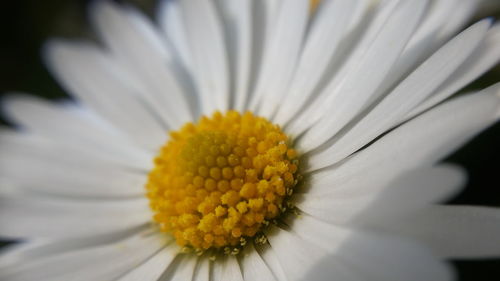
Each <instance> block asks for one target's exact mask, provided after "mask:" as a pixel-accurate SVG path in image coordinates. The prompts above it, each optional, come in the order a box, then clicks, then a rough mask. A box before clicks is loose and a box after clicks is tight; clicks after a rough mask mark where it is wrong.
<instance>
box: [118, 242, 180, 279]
mask: <svg viewBox="0 0 500 281" xmlns="http://www.w3.org/2000/svg"><path fill="white" fill-rule="evenodd" d="M178 253H179V247H178V246H177V245H175V243H172V244H170V245H168V246H166V247H165V248H163V249H161V250H160V251H159V252H158V253H156V254H155V255H154V256H152V257H151V258H150V259H148V260H147V261H145V262H144V263H143V264H141V265H139V266H137V267H135V268H134V269H132V270H131V271H130V272H128V273H127V274H126V275H124V276H122V277H121V278H120V279H118V280H119V281H142V280H158V279H159V277H160V276H161V275H162V273H163V272H164V271H165V270H166V269H167V268H168V266H169V265H170V263H171V262H172V261H173V260H174V258H175V257H176V256H177V254H178Z"/></svg>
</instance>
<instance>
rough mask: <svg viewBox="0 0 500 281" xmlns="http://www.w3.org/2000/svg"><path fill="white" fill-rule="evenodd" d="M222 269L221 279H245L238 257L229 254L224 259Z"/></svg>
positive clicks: (239, 280)
mask: <svg viewBox="0 0 500 281" xmlns="http://www.w3.org/2000/svg"><path fill="white" fill-rule="evenodd" d="M221 270H222V271H221V279H220V280H234V281H243V275H242V272H241V269H240V265H239V264H238V260H236V257H233V256H227V257H226V258H225V259H224V260H223V261H222V268H221Z"/></svg>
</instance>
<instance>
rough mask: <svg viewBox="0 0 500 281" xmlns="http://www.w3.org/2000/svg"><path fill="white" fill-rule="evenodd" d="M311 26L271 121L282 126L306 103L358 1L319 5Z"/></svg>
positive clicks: (325, 2) (344, 30)
mask: <svg viewBox="0 0 500 281" xmlns="http://www.w3.org/2000/svg"><path fill="white" fill-rule="evenodd" d="M323 2H324V3H323V4H322V6H321V8H320V9H319V10H318V11H317V13H318V14H317V15H316V17H315V18H314V19H313V22H312V23H311V27H310V30H309V32H308V34H307V38H306V39H305V40H304V47H303V50H302V53H301V54H300V59H299V61H298V64H297V69H296V71H295V73H294V76H293V77H294V78H293V79H292V81H291V84H290V86H289V89H288V91H287V92H286V93H283V94H282V95H281V101H280V106H279V108H278V112H277V115H276V117H275V119H274V121H275V122H276V123H278V124H284V123H285V122H286V121H288V120H289V119H290V117H291V115H293V114H295V113H296V112H297V110H298V109H299V108H300V107H301V106H302V105H303V104H304V103H305V102H306V101H307V99H308V98H309V97H310V96H311V94H312V92H313V90H315V88H316V86H317V84H318V83H319V81H320V79H321V78H322V76H323V75H324V72H325V71H326V69H327V67H328V64H329V62H330V60H331V58H332V57H333V56H334V55H335V54H336V50H337V47H338V45H340V43H341V42H342V41H341V40H342V38H343V37H344V36H345V34H346V32H347V31H348V27H349V24H351V20H352V15H353V14H354V12H355V11H356V9H355V8H356V6H358V5H359V1H357V0H355V1H353V0H340V1H323Z"/></svg>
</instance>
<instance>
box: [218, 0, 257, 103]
mask: <svg viewBox="0 0 500 281" xmlns="http://www.w3.org/2000/svg"><path fill="white" fill-rule="evenodd" d="M216 2H217V3H218V5H219V7H220V11H221V17H222V20H223V21H224V27H225V34H226V41H227V45H228V46H227V49H228V56H229V66H230V72H231V73H232V77H233V78H232V89H231V92H232V93H233V95H232V97H233V98H232V104H231V107H232V108H235V109H237V110H239V111H243V109H244V106H245V104H246V101H247V98H248V91H249V88H250V79H251V77H250V70H251V64H252V60H251V59H252V56H251V54H252V31H253V30H252V24H253V23H252V20H253V19H252V12H253V9H252V8H253V6H252V5H253V4H252V1H249V0H218V1H216Z"/></svg>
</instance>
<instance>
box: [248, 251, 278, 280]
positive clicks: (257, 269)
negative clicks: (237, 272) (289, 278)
mask: <svg viewBox="0 0 500 281" xmlns="http://www.w3.org/2000/svg"><path fill="white" fill-rule="evenodd" d="M241 270H242V272H243V279H244V280H245V281H259V280H262V281H275V280H276V278H275V277H274V275H273V273H272V272H271V270H270V269H269V267H268V266H267V265H266V262H265V261H264V260H263V259H262V257H261V256H260V255H259V253H258V252H257V250H256V249H255V247H254V246H253V244H250V245H248V246H247V247H246V248H245V250H244V252H243V257H242V258H241Z"/></svg>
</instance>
